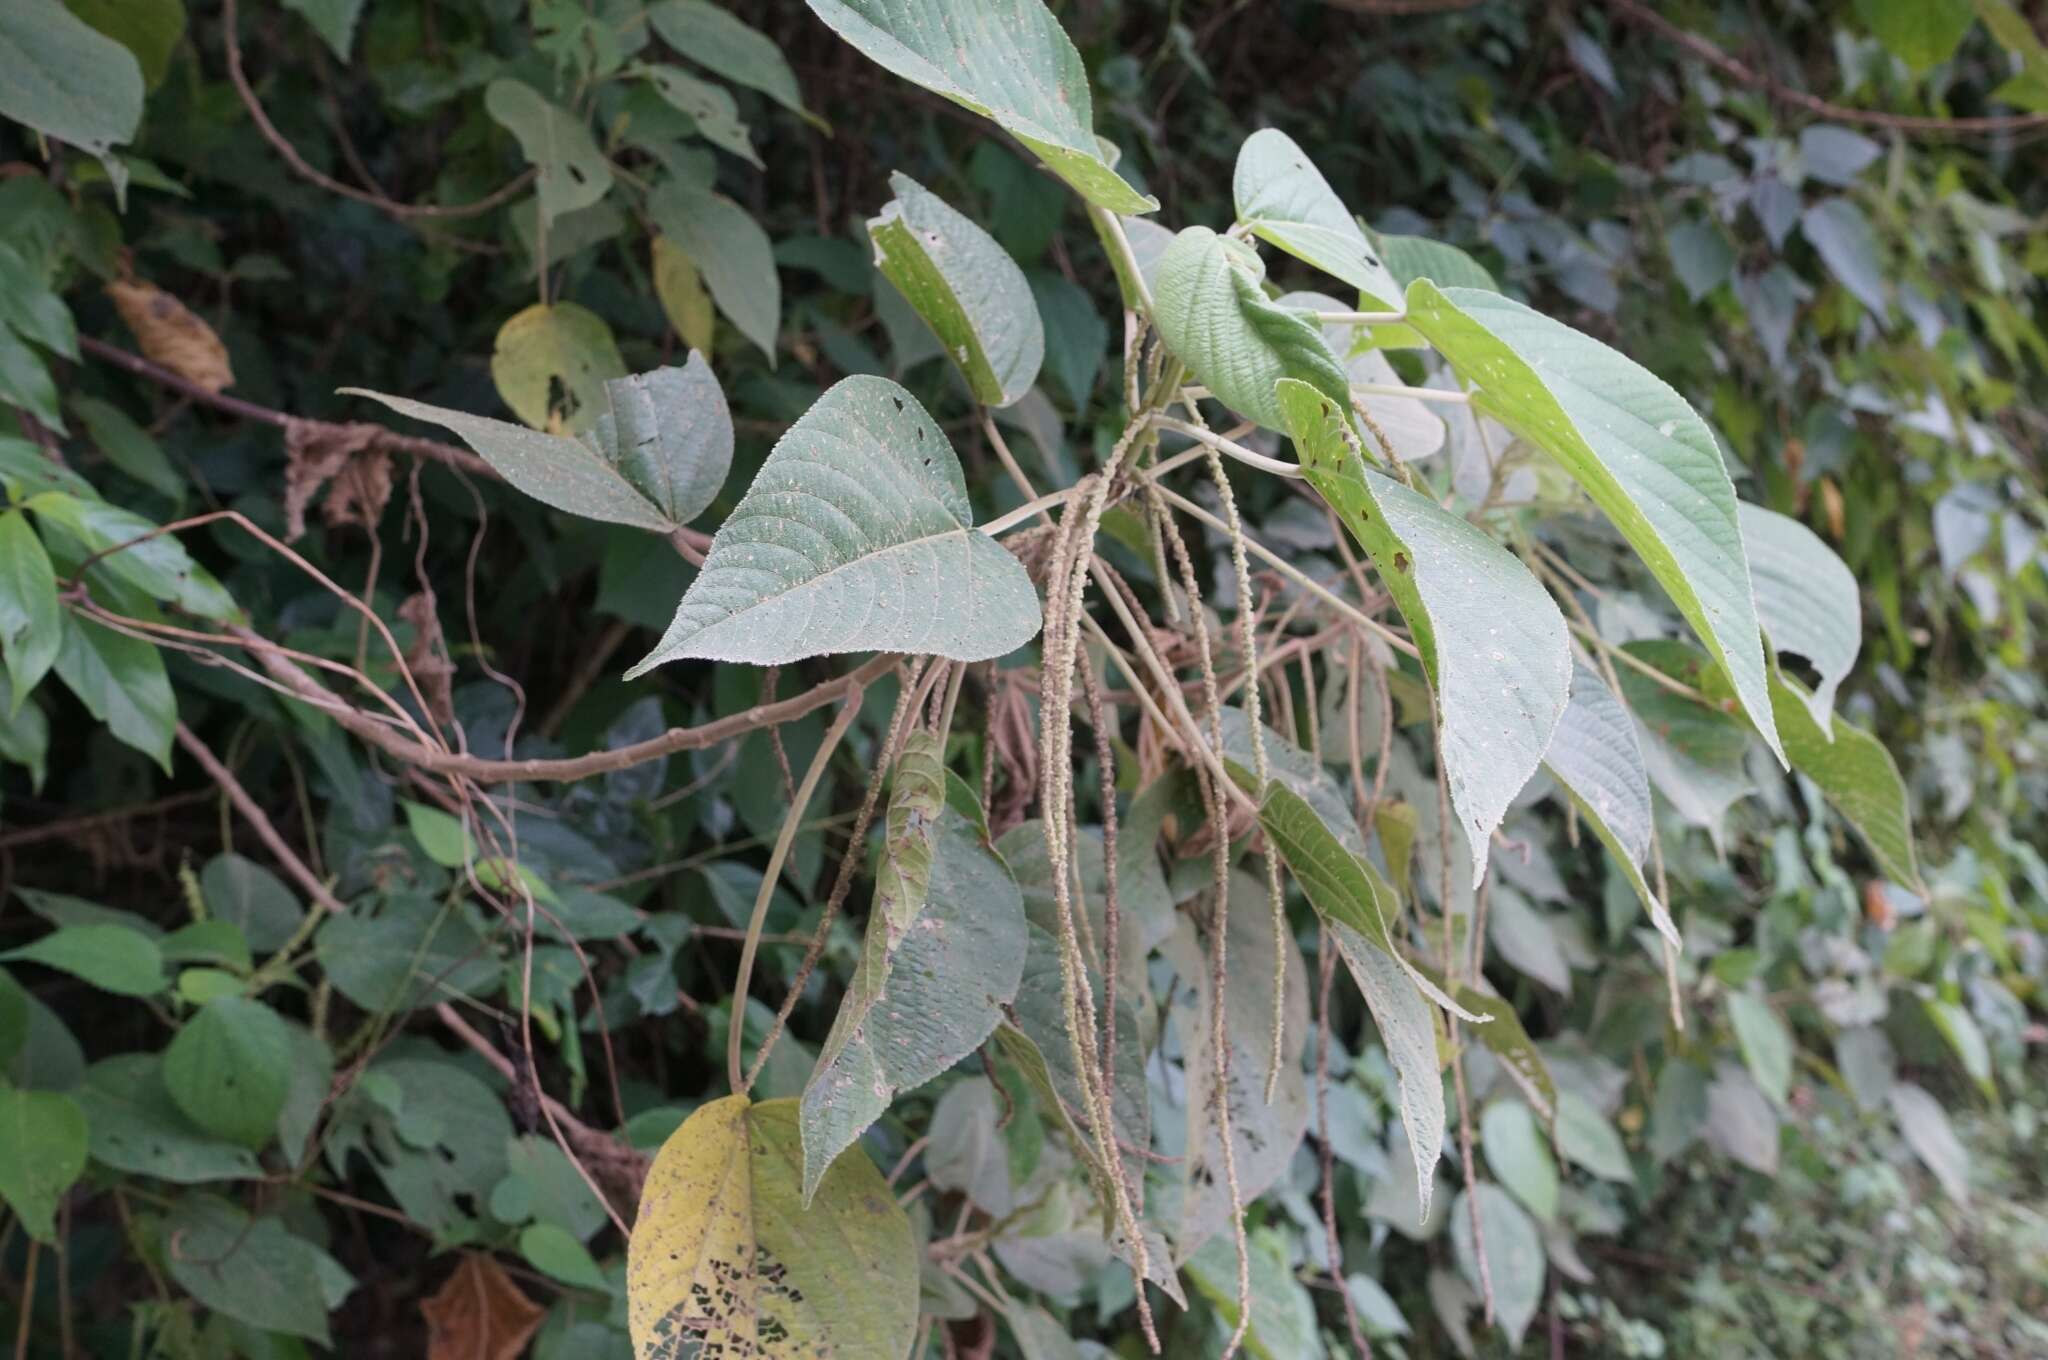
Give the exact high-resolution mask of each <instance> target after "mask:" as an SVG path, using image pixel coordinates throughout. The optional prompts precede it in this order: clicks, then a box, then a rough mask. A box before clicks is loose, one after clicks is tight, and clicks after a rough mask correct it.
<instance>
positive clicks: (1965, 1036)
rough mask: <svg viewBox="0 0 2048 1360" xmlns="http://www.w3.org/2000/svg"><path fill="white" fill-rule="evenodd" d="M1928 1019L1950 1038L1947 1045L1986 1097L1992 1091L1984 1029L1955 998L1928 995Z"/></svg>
mask: <svg viewBox="0 0 2048 1360" xmlns="http://www.w3.org/2000/svg"><path fill="white" fill-rule="evenodd" d="M1926 1007H1927V1018H1928V1019H1929V1020H1930V1021H1932V1022H1933V1024H1934V1028H1935V1029H1937V1030H1939V1031H1940V1032H1941V1037H1942V1038H1944V1039H1946V1040H1948V1046H1949V1047H1950V1048H1951V1049H1953V1050H1955V1055H1956V1060H1957V1061H1958V1062H1960V1063H1962V1065H1963V1071H1964V1072H1966V1073H1968V1074H1969V1078H1970V1080H1971V1081H1973V1082H1975V1083H1977V1089H1978V1090H1980V1091H1982V1092H1983V1093H1984V1094H1985V1095H1986V1096H1987V1097H1988V1096H1990V1095H1992V1094H1993V1089H1992V1084H1991V1048H1990V1046H1989V1045H1988V1044H1986V1043H1985V1042H1984V1031H1983V1030H1981V1029H1979V1028H1978V1027H1977V1022H1976V1021H1975V1020H1974V1019H1972V1018H1971V1016H1970V1013H1969V1012H1968V1011H1966V1010H1964V1009H1963V1008H1962V1007H1961V1006H1959V1005H1957V1004H1956V1003H1955V1002H1953V1001H1942V1000H1938V999H1935V998H1929V999H1928V1001H1927V1002H1926Z"/></svg>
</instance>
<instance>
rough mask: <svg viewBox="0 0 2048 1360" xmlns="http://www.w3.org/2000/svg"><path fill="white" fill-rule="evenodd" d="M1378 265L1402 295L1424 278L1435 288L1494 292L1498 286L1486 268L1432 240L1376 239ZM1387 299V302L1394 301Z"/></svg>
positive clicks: (1396, 299) (1395, 299)
mask: <svg viewBox="0 0 2048 1360" xmlns="http://www.w3.org/2000/svg"><path fill="white" fill-rule="evenodd" d="M1377 239H1378V241H1379V247H1380V262H1381V263H1382V264H1384V265H1385V266H1386V267H1387V272H1388V273H1390V274H1392V275H1393V276H1394V280H1395V282H1397V283H1399V284H1400V285H1401V288H1402V290H1403V291H1404V292H1405V291H1406V289H1407V287H1408V285H1409V284H1411V283H1413V282H1415V281H1416V280H1417V279H1428V280H1429V281H1430V282H1431V283H1433V284H1435V285H1436V286H1437V287H1439V288H1480V289H1484V290H1485V291H1487V292H1489V293H1498V292H1499V291H1500V285H1499V284H1497V283H1495V282H1494V281H1493V275H1492V274H1489V273H1488V272H1487V271H1486V266H1484V265H1482V264H1480V263H1479V261H1477V260H1475V259H1473V258H1472V257H1471V256H1470V255H1467V254H1466V253H1465V252H1464V251H1462V250H1460V249H1458V248H1457V247H1456V246H1453V245H1446V244H1445V243H1444V242H1442V241H1432V240H1430V239H1429V238H1428V237H1427V236H1390V235H1386V234H1384V233H1382V234H1380V235H1379V236H1378V238H1377ZM1398 300H1399V299H1398V298H1390V299H1388V301H1390V302H1394V301H1398Z"/></svg>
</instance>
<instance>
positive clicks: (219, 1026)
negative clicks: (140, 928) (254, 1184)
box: [164, 996, 294, 1148]
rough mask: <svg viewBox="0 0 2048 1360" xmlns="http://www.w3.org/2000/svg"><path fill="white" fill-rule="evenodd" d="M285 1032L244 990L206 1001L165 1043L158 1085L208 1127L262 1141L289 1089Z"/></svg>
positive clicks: (248, 1142)
mask: <svg viewBox="0 0 2048 1360" xmlns="http://www.w3.org/2000/svg"><path fill="white" fill-rule="evenodd" d="M293 1064H294V1053H293V1046H292V1036H291V1031H290V1030H288V1029H286V1028H285V1023H284V1021H283V1020H281V1019H279V1018H278V1015H277V1012H276V1011H273V1010H271V1009H270V1007H268V1006H266V1005H264V1004H263V1003H262V1002H260V1001H251V1000H249V999H248V998H247V997H240V996H223V997H218V998H216V999H215V1000H213V1001H210V1002H208V1003H207V1004H206V1005H205V1006H204V1007H203V1008H202V1009H201V1010H200V1012H199V1013H198V1014H197V1015H195V1016H193V1017H192V1018H191V1019H190V1020H188V1021H186V1022H185V1026H184V1028H182V1029H180V1030H179V1031H178V1034H177V1037H176V1038H174V1039H172V1040H171V1045H170V1047H169V1048H167V1049H165V1050H164V1085H165V1087H166V1088H168V1089H169V1091H170V1093H171V1099H173V1100H175V1101H177V1102H178V1108H179V1109H181V1110H183V1111H184V1112H185V1113H186V1114H187V1115H189V1116H191V1118H192V1122H194V1123H195V1124H197V1125H199V1127H201V1128H203V1129H205V1130H207V1131H208V1132H210V1133H217V1134H219V1135H220V1136H221V1137H223V1138H231V1139H233V1140H234V1141H235V1142H237V1143H241V1144H244V1145H245V1146H248V1147H252V1148H261V1147H262V1146H264V1145H265V1144H266V1143H268V1142H269V1141H270V1139H271V1137H272V1135H274V1134H275V1133H276V1132H277V1117H278V1115H279V1114H280V1113H282V1112H283V1110H284V1102H285V1097H286V1096H287V1095H288V1094H289V1093H290V1090H291V1076H292V1067H293Z"/></svg>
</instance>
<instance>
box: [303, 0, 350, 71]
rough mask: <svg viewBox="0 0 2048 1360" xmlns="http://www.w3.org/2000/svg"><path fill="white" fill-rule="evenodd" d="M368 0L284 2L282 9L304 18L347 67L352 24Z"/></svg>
mask: <svg viewBox="0 0 2048 1360" xmlns="http://www.w3.org/2000/svg"><path fill="white" fill-rule="evenodd" d="M367 3H368V0H284V7H285V8H286V9H290V10H297V11H298V12H299V13H300V14H303V15H305V16H306V22H307V23H309V24H311V25H312V26H313V31H314V32H315V33H318V34H319V35H320V39H321V41H323V42H325V43H326V44H327V45H328V47H330V48H332V49H333V51H334V55H335V56H337V57H339V58H340V59H341V63H342V65H344V66H346V65H347V64H348V54H349V49H350V47H351V46H353V44H354V39H355V33H356V20H357V19H359V18H360V17H361V16H362V13H363V6H364V5H365V4H367Z"/></svg>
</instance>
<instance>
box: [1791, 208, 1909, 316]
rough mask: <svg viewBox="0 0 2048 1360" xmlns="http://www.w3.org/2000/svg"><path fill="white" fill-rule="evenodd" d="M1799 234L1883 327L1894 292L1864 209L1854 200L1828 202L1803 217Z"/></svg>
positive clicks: (1800, 221)
mask: <svg viewBox="0 0 2048 1360" xmlns="http://www.w3.org/2000/svg"><path fill="white" fill-rule="evenodd" d="M1799 230H1800V231H1801V232H1802V233H1804V234H1805V236H1806V239H1807V240H1808V241H1809V242H1810V243H1811V244H1812V246H1813V248H1814V251H1815V252H1816V253H1817V254H1819V256H1820V258H1821V263H1822V264H1825V265H1826V266H1827V267H1828V272H1829V273H1831V274H1833V275H1834V276H1835V278H1836V279H1837V280H1838V281H1839V282H1840V283H1841V285H1842V286H1843V287H1844V288H1846V289H1848V290H1849V292H1850V294H1851V295H1852V296H1854V297H1855V299H1856V300H1857V301H1858V302H1860V303H1862V304H1863V305H1864V306H1865V307H1868V308H1869V309H1870V312H1871V315H1872V316H1874V317H1876V318H1877V320H1878V322H1879V324H1880V325H1881V324H1883V322H1884V319H1885V317H1886V315H1887V314H1889V312H1890V311H1891V296H1890V290H1889V288H1888V287H1887V286H1886V284H1885V266H1884V257H1883V254H1882V252H1881V251H1880V250H1879V248H1878V244H1877V232H1876V231H1875V229H1873V228H1872V227H1871V225H1870V219H1869V218H1868V217H1865V216H1864V215H1863V209H1861V208H1859V207H1857V206H1856V204H1855V202H1854V200H1852V199H1847V198H1824V199H1822V200H1821V201H1820V202H1818V203H1815V204H1814V205H1813V206H1811V207H1809V208H1808V209H1807V210H1806V211H1805V213H1803V214H1801V216H1800V218H1799Z"/></svg>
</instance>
